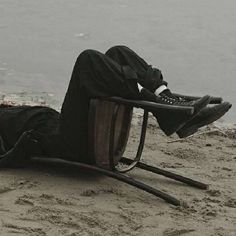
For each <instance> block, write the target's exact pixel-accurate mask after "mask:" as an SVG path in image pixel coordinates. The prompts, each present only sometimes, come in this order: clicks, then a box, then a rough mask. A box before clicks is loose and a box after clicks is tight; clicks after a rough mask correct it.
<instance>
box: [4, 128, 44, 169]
mask: <svg viewBox="0 0 236 236" xmlns="http://www.w3.org/2000/svg"><path fill="white" fill-rule="evenodd" d="M41 153H42V151H41V148H40V146H39V144H38V141H37V140H36V139H35V138H34V134H33V133H32V131H26V132H24V133H23V134H22V135H21V136H20V138H19V139H18V141H17V142H16V144H15V145H14V147H13V148H12V149H10V150H9V151H8V152H6V153H5V154H3V155H0V168H20V167H25V166H27V164H28V163H29V161H30V157H31V156H32V155H35V154H37V155H40V154H41Z"/></svg>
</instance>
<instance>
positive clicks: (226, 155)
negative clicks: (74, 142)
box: [0, 113, 236, 236]
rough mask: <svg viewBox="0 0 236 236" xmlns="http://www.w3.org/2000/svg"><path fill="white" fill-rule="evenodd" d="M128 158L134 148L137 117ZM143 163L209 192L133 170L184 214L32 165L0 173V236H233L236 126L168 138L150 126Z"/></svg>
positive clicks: (109, 183)
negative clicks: (174, 200)
mask: <svg viewBox="0 0 236 236" xmlns="http://www.w3.org/2000/svg"><path fill="white" fill-rule="evenodd" d="M134 118H135V119H134V121H133V125H132V132H131V135H130V140H129V144H128V147H127V151H126V156H129V157H132V155H134V151H135V148H136V146H137V141H138V139H137V137H138V134H139V129H140V123H141V122H140V115H139V114H138V113H137V114H135V117H134ZM142 158H143V161H144V162H148V163H149V164H152V165H156V166H159V167H161V168H163V169H165V170H170V171H173V172H175V173H178V174H182V175H185V176H187V177H190V178H194V179H196V180H199V181H203V182H205V183H207V184H209V190H199V189H196V188H193V187H188V186H187V185H185V184H182V183H179V182H176V181H174V180H170V179H167V178H164V177H161V176H157V175H154V174H150V173H145V172H144V171H142V170H139V169H135V170H133V171H131V172H130V173H129V174H130V176H132V177H134V178H137V179H139V180H142V181H143V182H145V183H147V184H149V185H151V186H153V187H155V188H158V189H160V190H162V191H165V192H168V193H169V194H171V195H173V196H175V197H177V198H178V199H181V200H183V201H184V202H185V203H186V206H184V207H175V206H172V205H170V204H168V203H166V202H164V201H163V200H161V199H159V198H157V197H155V196H153V195H150V194H148V193H146V192H143V191H141V190H138V189H136V188H134V187H132V186H129V185H127V184H124V183H121V182H118V181H117V180H113V179H111V178H109V177H104V176H101V175H99V174H95V173H92V172H85V171H83V170H80V169H77V170H71V169H68V168H53V167H50V166H45V165H41V166H37V165H35V164H34V165H31V166H30V167H27V168H25V169H18V170H14V169H2V170H1V171H0V178H1V183H0V212H1V213H0V219H1V222H0V223H1V229H0V235H34V236H35V235H39V236H41V235H42V236H43V235H63V236H76V235H83V236H87V235H96V236H99V235H102V236H106V235H107V236H108V235H109V236H110V235H144V236H146V235H147V236H149V235H150V236H151V235H163V236H179V235H188V236H198V235H199V236H200V235H204V236H235V235H236V197H235V196H236V187H235V186H236V185H235V183H236V126H231V128H227V129H226V128H218V127H217V126H215V125H211V126H210V127H207V128H205V129H202V130H201V131H199V132H198V133H197V134H196V135H194V136H193V137H190V138H187V139H183V140H179V139H178V138H177V136H173V137H166V136H165V135H164V134H163V133H162V132H161V130H160V129H159V128H158V126H157V124H156V122H155V120H154V118H153V117H150V118H149V126H148V131H147V140H146V144H145V148H144V153H143V157H142Z"/></svg>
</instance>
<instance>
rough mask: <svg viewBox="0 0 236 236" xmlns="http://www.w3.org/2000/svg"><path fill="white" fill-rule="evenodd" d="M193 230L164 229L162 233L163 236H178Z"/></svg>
mask: <svg viewBox="0 0 236 236" xmlns="http://www.w3.org/2000/svg"><path fill="white" fill-rule="evenodd" d="M194 231H195V230H194V229H172V228H171V229H166V230H165V231H164V232H163V236H179V235H184V234H187V233H190V232H194Z"/></svg>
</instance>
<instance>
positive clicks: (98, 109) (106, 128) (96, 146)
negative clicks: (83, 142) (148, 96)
mask: <svg viewBox="0 0 236 236" xmlns="http://www.w3.org/2000/svg"><path fill="white" fill-rule="evenodd" d="M115 109H118V110H117V111H116V112H115ZM114 112H115V113H116V122H115V133H114V148H113V150H112V151H113V153H114V164H117V163H118V162H119V161H120V160H121V158H122V155H123V153H124V151H125V147H126V145H127V141H128V137H129V131H130V126H131V120H132V114H133V108H132V107H128V106H125V105H122V104H120V105H117V103H115V102H112V101H105V100H100V99H91V101H90V109H89V130H88V132H89V157H90V159H91V160H92V162H93V163H95V165H96V166H99V167H102V168H105V169H110V164H109V163H110V162H109V152H110V149H109V147H110V135H111V124H112V119H113V115H114Z"/></svg>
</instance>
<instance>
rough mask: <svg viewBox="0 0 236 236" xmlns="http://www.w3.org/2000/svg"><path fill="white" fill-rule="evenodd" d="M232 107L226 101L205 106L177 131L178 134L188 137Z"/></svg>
mask: <svg viewBox="0 0 236 236" xmlns="http://www.w3.org/2000/svg"><path fill="white" fill-rule="evenodd" d="M231 107H232V104H230V103H229V102H224V103H221V104H219V105H216V106H213V107H206V108H203V109H202V110H201V111H200V112H199V113H198V114H197V115H196V116H195V117H194V118H193V119H192V120H190V121H189V122H188V123H186V124H185V125H184V126H183V127H182V128H181V129H179V130H178V131H177V134H178V136H179V137H180V138H186V137H188V136H190V135H192V134H194V133H195V132H197V131H198V129H199V128H200V127H202V126H205V125H208V124H210V123H212V122H214V121H216V120H218V119H219V118H221V117H222V116H223V115H224V114H225V113H226V112H227V111H228V110H229V109H230V108H231Z"/></svg>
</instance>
